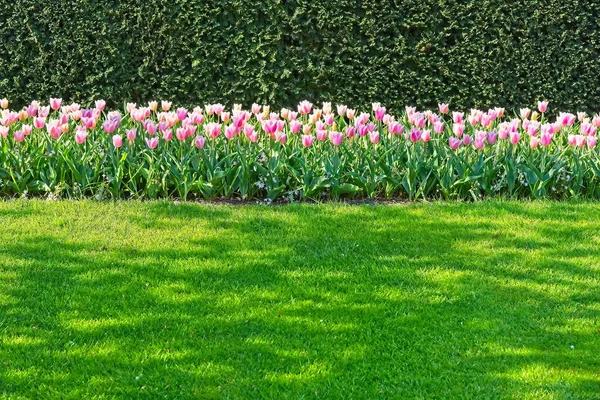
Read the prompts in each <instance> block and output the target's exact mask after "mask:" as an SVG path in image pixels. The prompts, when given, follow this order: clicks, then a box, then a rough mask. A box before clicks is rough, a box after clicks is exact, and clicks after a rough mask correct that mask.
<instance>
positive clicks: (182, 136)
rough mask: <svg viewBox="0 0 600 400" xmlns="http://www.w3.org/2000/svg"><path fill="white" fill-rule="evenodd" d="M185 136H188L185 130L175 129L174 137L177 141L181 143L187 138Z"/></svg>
mask: <svg viewBox="0 0 600 400" xmlns="http://www.w3.org/2000/svg"><path fill="white" fill-rule="evenodd" d="M187 136H188V134H187V129H186V128H177V130H176V131H175V137H177V139H178V140H179V141H181V142H183V141H185V138H187Z"/></svg>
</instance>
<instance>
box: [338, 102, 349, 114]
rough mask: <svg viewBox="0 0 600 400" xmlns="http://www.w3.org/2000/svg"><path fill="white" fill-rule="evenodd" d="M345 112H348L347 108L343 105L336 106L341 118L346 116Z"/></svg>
mask: <svg viewBox="0 0 600 400" xmlns="http://www.w3.org/2000/svg"><path fill="white" fill-rule="evenodd" d="M347 110H348V106H345V105H338V106H337V113H338V115H339V116H340V117H343V116H344V115H346V111H347Z"/></svg>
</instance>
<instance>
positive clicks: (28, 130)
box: [21, 125, 33, 136]
mask: <svg viewBox="0 0 600 400" xmlns="http://www.w3.org/2000/svg"><path fill="white" fill-rule="evenodd" d="M21 130H22V131H23V133H24V134H25V136H27V135H29V134H31V131H32V130H33V127H32V126H31V125H23V126H21Z"/></svg>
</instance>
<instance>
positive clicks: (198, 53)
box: [0, 0, 600, 111]
mask: <svg viewBox="0 0 600 400" xmlns="http://www.w3.org/2000/svg"><path fill="white" fill-rule="evenodd" d="M599 10H600V7H599V6H598V5H597V4H596V2H594V1H584V0H582V1H579V0H546V1H543V2H539V1H534V0H526V1H516V0H507V1H501V0H496V1H492V0H475V1H460V0H435V1H409V0H404V1H379V2H375V1H360V0H354V1H352V0H332V1H327V0H319V1H313V0H299V1H294V0H288V1H286V0H282V1H281V0H280V1H274V0H266V1H256V0H247V1H245V0H227V1H198V0H130V1H116V0H106V1H100V2H97V1H92V0H53V1H47V2H40V1H38V0H12V1H9V0H7V1H5V2H3V4H2V6H1V7H0V38H1V39H0V43H1V44H2V46H0V97H4V96H6V97H9V98H10V99H11V100H13V103H17V105H23V104H25V103H26V102H27V103H28V102H29V101H31V100H32V99H37V98H40V99H45V98H47V97H49V96H50V95H53V96H62V97H63V98H65V99H67V100H76V101H81V102H87V101H89V100H91V99H94V98H104V99H106V100H108V101H109V102H112V103H115V102H117V103H121V102H124V101H125V100H132V101H138V102H143V101H147V100H149V99H161V98H170V99H173V100H175V101H176V102H177V103H181V104H186V105H192V104H198V103H201V102H205V101H221V102H225V103H229V104H231V103H233V102H234V101H235V102H243V103H246V104H247V103H251V102H253V101H260V102H265V103H270V104H272V105H274V106H275V105H293V104H295V103H296V102H297V101H298V100H301V99H304V98H308V99H311V100H313V101H321V100H332V101H334V102H344V103H348V104H352V105H355V106H361V105H366V104H369V103H370V102H371V101H375V100H377V101H381V102H382V103H385V104H386V105H388V107H390V108H400V107H404V105H406V104H415V105H419V106H433V105H435V104H436V103H437V102H438V101H441V100H444V101H448V102H450V103H451V104H452V105H453V106H454V107H460V108H467V107H471V106H479V107H487V106H492V105H502V106H505V107H509V108H510V107H518V106H523V105H531V104H533V103H534V101H536V100H538V99H539V98H541V97H544V98H546V99H549V100H550V101H551V103H552V105H553V109H554V110H556V109H557V108H561V109H565V110H566V109H568V110H577V109H585V110H587V111H592V110H598V109H599V108H600V80H599V75H600V61H599V60H598V58H599V56H600V29H598V26H599V21H600V12H599Z"/></svg>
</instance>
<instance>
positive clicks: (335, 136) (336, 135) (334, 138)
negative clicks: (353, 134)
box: [329, 131, 344, 146]
mask: <svg viewBox="0 0 600 400" xmlns="http://www.w3.org/2000/svg"><path fill="white" fill-rule="evenodd" d="M343 139H344V134H343V133H341V132H336V131H333V132H331V133H330V134H329V140H331V143H333V145H334V146H339V145H341V144H342V140H343Z"/></svg>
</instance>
